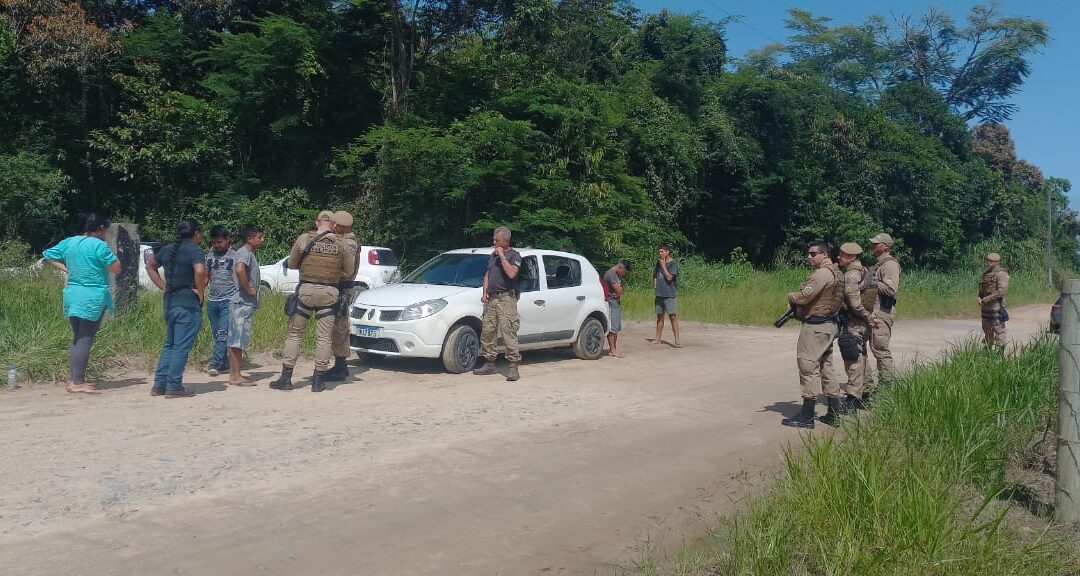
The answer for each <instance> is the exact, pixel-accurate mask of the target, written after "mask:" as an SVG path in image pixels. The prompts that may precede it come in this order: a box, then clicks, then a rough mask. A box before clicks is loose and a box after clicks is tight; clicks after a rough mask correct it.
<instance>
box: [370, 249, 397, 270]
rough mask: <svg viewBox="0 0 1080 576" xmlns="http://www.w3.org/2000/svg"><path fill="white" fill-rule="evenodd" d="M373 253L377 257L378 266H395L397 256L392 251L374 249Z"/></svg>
mask: <svg viewBox="0 0 1080 576" xmlns="http://www.w3.org/2000/svg"><path fill="white" fill-rule="evenodd" d="M375 255H376V256H378V257H379V266H397V256H394V251H393V250H389V249H382V248H380V249H378V250H375Z"/></svg>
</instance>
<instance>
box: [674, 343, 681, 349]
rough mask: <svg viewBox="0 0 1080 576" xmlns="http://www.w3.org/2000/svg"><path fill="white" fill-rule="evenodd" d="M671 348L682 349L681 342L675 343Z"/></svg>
mask: <svg viewBox="0 0 1080 576" xmlns="http://www.w3.org/2000/svg"><path fill="white" fill-rule="evenodd" d="M673 346H674V347H676V348H682V342H676V343H675V344H673Z"/></svg>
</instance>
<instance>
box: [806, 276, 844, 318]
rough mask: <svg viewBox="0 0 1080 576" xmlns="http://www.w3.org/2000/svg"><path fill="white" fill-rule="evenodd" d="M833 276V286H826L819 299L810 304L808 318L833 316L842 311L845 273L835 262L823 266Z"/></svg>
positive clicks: (807, 312)
mask: <svg viewBox="0 0 1080 576" xmlns="http://www.w3.org/2000/svg"><path fill="white" fill-rule="evenodd" d="M822 268H825V269H826V270H828V271H829V272H831V273H832V275H833V281H832V283H831V284H829V285H827V286H825V288H824V289H823V290H822V291H821V294H818V297H817V299H815V300H814V302H813V303H812V304H810V308H809V310H807V311H806V317H808V318H809V317H814V316H832V315H833V314H836V313H837V312H839V311H840V305H841V304H842V303H843V302H844V273H843V272H841V271H840V267H839V266H837V265H836V264H835V263H833V262H829V263H828V264H826V265H824V266H822Z"/></svg>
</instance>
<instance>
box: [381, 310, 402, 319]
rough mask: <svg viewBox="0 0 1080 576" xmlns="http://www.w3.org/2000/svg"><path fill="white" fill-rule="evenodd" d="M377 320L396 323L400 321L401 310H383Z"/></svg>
mask: <svg viewBox="0 0 1080 576" xmlns="http://www.w3.org/2000/svg"><path fill="white" fill-rule="evenodd" d="M379 320H382V321H383V322H396V321H398V320H401V310H383V311H382V313H381V314H379Z"/></svg>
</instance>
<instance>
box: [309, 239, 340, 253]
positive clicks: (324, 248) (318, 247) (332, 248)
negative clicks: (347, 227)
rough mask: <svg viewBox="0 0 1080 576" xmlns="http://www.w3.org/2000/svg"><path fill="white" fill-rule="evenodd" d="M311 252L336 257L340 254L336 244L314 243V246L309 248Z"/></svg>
mask: <svg viewBox="0 0 1080 576" xmlns="http://www.w3.org/2000/svg"><path fill="white" fill-rule="evenodd" d="M311 251H312V252H317V253H319V254H329V255H331V256H337V255H338V254H340V253H341V251H340V250H339V249H338V245H337V243H336V242H316V243H315V245H314V246H312V247H311Z"/></svg>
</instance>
